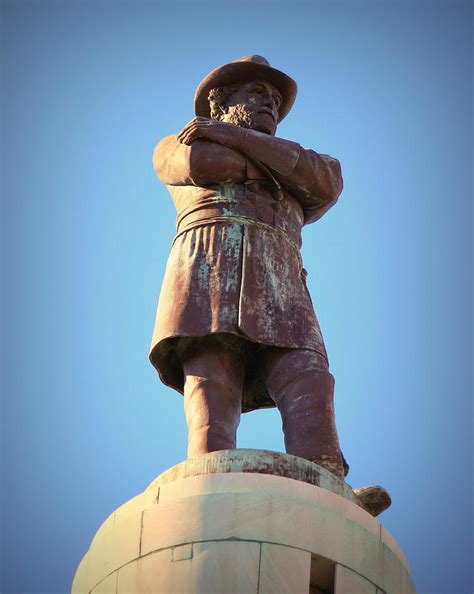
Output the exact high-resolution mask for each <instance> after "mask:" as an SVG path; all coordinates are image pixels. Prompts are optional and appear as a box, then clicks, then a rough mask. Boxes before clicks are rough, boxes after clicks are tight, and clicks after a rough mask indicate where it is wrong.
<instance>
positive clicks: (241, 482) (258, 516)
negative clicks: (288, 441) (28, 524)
mask: <svg viewBox="0 0 474 594" xmlns="http://www.w3.org/2000/svg"><path fill="white" fill-rule="evenodd" d="M356 501H357V499H356V498H355V496H354V495H353V494H352V491H351V489H350V488H349V486H348V485H345V484H344V483H342V484H341V483H339V482H338V481H337V479H334V477H333V476H332V475H331V474H330V473H328V472H327V471H326V470H325V469H324V468H321V467H320V466H317V465H315V464H312V463H309V462H307V461H306V460H301V459H300V458H296V457H294V456H288V455H285V454H276V453H274V452H262V451H259V450H228V451H223V452H215V453H213V454H207V455H206V456H200V457H199V458H195V459H192V460H189V461H186V462H183V463H182V464H179V465H177V466H175V467H173V468H171V469H170V470H168V471H166V472H165V473H163V474H162V475H160V476H159V477H158V478H157V479H156V480H155V481H154V482H153V483H152V484H151V485H150V486H149V487H148V488H147V489H146V490H145V491H144V492H143V493H141V494H140V495H138V496H137V497H134V498H133V499H131V500H130V501H128V502H127V503H125V504H124V505H122V506H121V507H119V508H118V509H117V510H116V511H115V512H114V513H113V514H112V515H111V516H110V517H109V518H108V519H107V520H106V521H105V522H104V524H103V525H102V526H101V527H100V529H99V531H98V532H97V534H96V536H95V537H94V539H93V541H92V543H91V546H90V548H89V551H88V552H87V553H86V555H85V556H84V558H83V560H82V561H81V564H80V565H79V568H78V570H77V573H76V576H75V578H74V583H73V587H72V593H73V594H86V593H87V594H89V593H92V594H105V593H113V594H124V593H125V592H126V593H130V594H131V593H133V594H135V593H137V594H138V593H147V594H152V593H153V594H157V593H163V594H165V593H166V594H168V593H179V594H183V593H185V592H189V593H200V594H210V593H217V594H224V593H229V594H231V593H232V594H235V593H239V594H240V593H245V594H247V593H249V594H250V593H255V594H257V593H259V594H263V593H266V594H277V593H282V594H283V593H286V594H300V593H301V594H303V593H304V594H320V593H324V594H382V593H386V594H401V593H403V594H414V593H415V589H414V586H413V583H412V580H411V578H410V575H409V572H408V567H407V562H406V560H405V558H404V556H403V554H402V552H401V551H400V548H399V547H398V545H397V543H396V542H395V541H394V539H393V538H392V536H391V535H390V534H389V533H388V532H387V530H385V528H384V527H383V526H382V525H381V524H380V523H379V522H378V521H377V520H376V519H375V518H373V517H372V516H371V515H370V514H368V513H367V512H366V511H364V510H363V509H362V508H361V507H359V506H358V505H357V503H356Z"/></svg>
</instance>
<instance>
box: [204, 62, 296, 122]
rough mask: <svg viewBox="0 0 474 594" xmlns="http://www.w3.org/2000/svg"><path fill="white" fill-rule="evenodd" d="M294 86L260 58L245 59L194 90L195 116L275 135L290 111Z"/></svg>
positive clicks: (215, 73)
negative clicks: (279, 124) (278, 126)
mask: <svg viewBox="0 0 474 594" xmlns="http://www.w3.org/2000/svg"><path fill="white" fill-rule="evenodd" d="M296 92H297V87H296V83H295V81H294V80H293V79H292V78H290V77H289V76H288V75H287V74H285V73H284V72H281V71H280V70H277V69H276V68H272V67H271V66H270V64H269V62H268V61H267V60H266V59H265V58H263V57H262V56H256V55H250V56H244V57H243V58H240V59H239V60H236V61H235V62H230V63H229V64H224V65H223V66H219V68H216V69H215V70H213V71H212V72H211V73H210V74H208V75H207V76H206V77H205V78H204V80H203V81H202V82H201V84H200V85H199V86H198V88H197V90H196V95H195V97H194V110H195V113H196V115H197V116H202V117H206V118H212V119H215V120H220V121H223V122H230V123H233V124H237V125H239V126H243V127H246V128H252V129H254V130H260V131H261V132H265V133H267V134H275V131H276V127H277V124H278V123H279V122H281V120H282V119H283V118H284V117H285V116H286V115H287V114H288V112H289V111H290V109H291V107H292V105H293V103H294V100H295V97H296Z"/></svg>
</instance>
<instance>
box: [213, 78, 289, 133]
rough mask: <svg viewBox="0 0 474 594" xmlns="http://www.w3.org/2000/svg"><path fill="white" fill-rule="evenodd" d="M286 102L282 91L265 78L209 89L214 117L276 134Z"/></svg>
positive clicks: (214, 118)
mask: <svg viewBox="0 0 474 594" xmlns="http://www.w3.org/2000/svg"><path fill="white" fill-rule="evenodd" d="M281 102H282V96H281V93H280V91H279V90H278V89H277V87H276V86H275V85H273V84H272V83H270V82H267V81H265V80H250V81H245V82H241V83H235V84H233V85H228V86H224V87H214V88H213V89H211V90H210V92H209V105H210V111H211V118H212V119H213V120H220V121H221V122H229V123H231V124H236V125H237V126H242V127H243V128H252V130H259V131H260V132H265V133H266V134H271V135H274V134H275V131H276V128H277V123H278V121H279V114H278V109H279V107H280V105H281Z"/></svg>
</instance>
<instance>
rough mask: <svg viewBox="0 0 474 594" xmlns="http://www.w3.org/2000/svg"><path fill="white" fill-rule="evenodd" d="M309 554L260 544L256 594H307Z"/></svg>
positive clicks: (278, 546)
mask: <svg viewBox="0 0 474 594" xmlns="http://www.w3.org/2000/svg"><path fill="white" fill-rule="evenodd" d="M310 566H311V554H310V553H308V552H307V551H301V550H300V549H292V548H290V547H283V546H280V545H274V544H269V543H265V542H264V543H262V551H261V557H260V577H259V588H258V594H308V591H309V576H310Z"/></svg>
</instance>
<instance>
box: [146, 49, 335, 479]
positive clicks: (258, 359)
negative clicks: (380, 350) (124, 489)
mask: <svg viewBox="0 0 474 594" xmlns="http://www.w3.org/2000/svg"><path fill="white" fill-rule="evenodd" d="M295 96H296V83H295V82H294V81H293V80H292V79H291V78H290V77H288V76H287V75H286V74H284V73H282V72H280V71H278V70H276V69H274V68H272V67H271V66H270V65H269V63H268V62H267V61H266V60H265V59H264V58H262V57H260V56H246V57H244V58H242V59H240V60H238V61H236V62H232V63H231V64H226V65H224V66H221V67H219V68H217V69H216V70H214V71H213V72H211V73H210V74H209V75H208V76H207V77H206V78H205V79H204V80H203V81H202V83H201V84H200V85H199V87H198V89H197V91H196V96H195V112H196V115H197V117H195V118H194V119H193V120H191V121H190V122H189V123H188V124H186V126H185V127H184V128H183V129H182V130H181V131H180V132H179V133H178V134H174V135H172V136H168V137H166V138H164V139H163V140H162V141H161V142H160V143H159V144H158V146H157V147H156V149H155V153H154V156H153V163H154V167H155V170H156V173H157V175H158V177H159V179H160V180H161V181H162V182H164V183H165V184H166V186H167V188H168V190H169V193H170V194H171V197H172V199H173V201H174V204H175V207H176V211H177V223H176V229H177V233H176V237H175V239H174V241H173V245H172V249H171V254H170V257H169V261H168V265H167V268H166V272H165V277H164V280H163V285H162V289H161V294H160V299H159V304H158V311H157V317H156V325H155V331H154V335H153V341H152V349H151V353H150V359H151V361H152V363H153V365H154V366H155V367H156V369H157V370H158V372H159V374H160V377H161V379H162V381H163V382H164V383H165V384H167V385H169V386H172V387H173V388H175V389H176V390H178V391H179V392H181V393H184V399H185V412H186V419H187V423H188V431H189V441H188V456H190V457H191V456H197V455H200V454H205V453H207V452H211V451H216V450H223V449H232V448H235V447H236V430H237V426H238V424H239V419H240V413H241V410H243V411H248V410H253V409H256V408H262V407H269V406H275V405H276V406H278V409H279V410H280V412H281V415H282V420H283V431H284V435H285V445H286V450H287V452H288V453H290V454H294V455H297V456H300V457H302V458H306V459H308V460H311V461H314V462H317V463H318V464H321V465H322V466H324V467H326V468H327V469H328V470H330V471H331V472H333V473H334V474H335V475H336V476H338V477H340V478H342V476H343V461H342V457H341V453H340V448H339V442H338V437H337V432H336V426H335V420H334V407H333V392H334V379H333V377H332V375H331V374H330V373H329V370H328V360H327V354H326V349H325V347H324V342H323V338H322V335H321V331H320V328H319V324H318V321H317V318H316V315H315V313H314V309H313V305H312V302H311V298H310V295H309V292H308V289H307V287H306V282H305V279H306V271H305V270H304V268H303V266H302V262H301V255H300V247H301V229H302V227H303V225H307V224H309V223H313V222H315V221H317V220H318V219H319V218H320V217H321V216H323V214H324V213H325V212H326V211H327V210H328V209H329V208H331V206H333V205H334V204H335V202H336V200H337V198H338V196H339V194H340V193H341V191H342V176H341V169H340V165H339V162H338V161H337V160H336V159H334V158H332V157H330V156H328V155H325V154H321V153H317V152H315V151H313V150H309V149H304V148H302V147H301V146H300V145H299V144H298V143H296V142H293V141H290V140H285V139H283V138H278V137H276V136H275V133H276V128H277V124H278V123H279V122H280V121H281V120H282V119H283V117H285V116H286V115H287V113H288V112H289V111H290V109H291V107H292V105H293V102H294V99H295Z"/></svg>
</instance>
